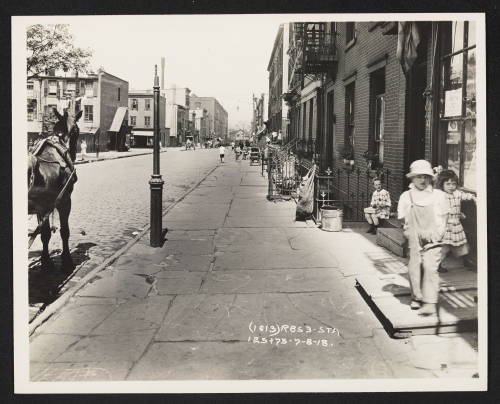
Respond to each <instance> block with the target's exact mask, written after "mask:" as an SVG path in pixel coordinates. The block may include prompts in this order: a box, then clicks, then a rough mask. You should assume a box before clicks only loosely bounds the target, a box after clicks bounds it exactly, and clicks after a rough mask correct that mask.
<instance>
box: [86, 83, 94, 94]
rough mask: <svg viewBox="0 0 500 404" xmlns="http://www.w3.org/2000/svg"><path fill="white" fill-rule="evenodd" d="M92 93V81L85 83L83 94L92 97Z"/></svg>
mask: <svg viewBox="0 0 500 404" xmlns="http://www.w3.org/2000/svg"><path fill="white" fill-rule="evenodd" d="M93 95H94V86H93V84H92V83H85V96H86V97H92V96H93Z"/></svg>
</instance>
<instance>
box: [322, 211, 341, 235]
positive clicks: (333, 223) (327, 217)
mask: <svg viewBox="0 0 500 404" xmlns="http://www.w3.org/2000/svg"><path fill="white" fill-rule="evenodd" d="M342 218H343V212H342V209H340V208H339V207H337V206H335V205H324V206H322V207H321V229H322V230H325V231H342Z"/></svg>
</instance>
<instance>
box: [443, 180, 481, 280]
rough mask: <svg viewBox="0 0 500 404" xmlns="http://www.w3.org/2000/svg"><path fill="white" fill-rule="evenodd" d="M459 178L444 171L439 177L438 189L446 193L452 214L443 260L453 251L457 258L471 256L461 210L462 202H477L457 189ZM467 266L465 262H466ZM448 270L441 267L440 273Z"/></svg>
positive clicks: (449, 218) (472, 196)
mask: <svg viewBox="0 0 500 404" xmlns="http://www.w3.org/2000/svg"><path fill="white" fill-rule="evenodd" d="M457 185H458V177H457V174H455V172H454V171H453V170H443V171H441V172H440V173H439V175H438V177H437V187H438V188H439V189H441V190H443V191H444V192H445V195H446V199H447V201H448V204H449V206H450V213H449V215H448V221H447V223H446V232H445V233H444V238H443V249H442V259H443V260H444V258H445V257H446V255H447V254H448V253H449V252H450V251H451V253H452V254H453V255H454V256H455V257H465V256H466V255H467V254H469V244H468V243H467V237H466V236H465V232H464V228H463V226H462V222H461V219H464V218H465V216H464V214H463V213H462V210H461V202H462V201H474V202H475V201H476V197H475V195H474V194H470V193H468V192H464V191H461V190H458V189H457ZM464 264H465V262H464ZM447 271H448V270H447V269H445V268H443V267H441V266H440V267H439V272H447Z"/></svg>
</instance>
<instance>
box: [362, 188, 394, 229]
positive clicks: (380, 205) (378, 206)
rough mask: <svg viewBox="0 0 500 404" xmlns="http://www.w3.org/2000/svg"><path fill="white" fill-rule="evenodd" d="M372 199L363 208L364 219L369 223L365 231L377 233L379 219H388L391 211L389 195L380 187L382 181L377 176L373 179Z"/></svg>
mask: <svg viewBox="0 0 500 404" xmlns="http://www.w3.org/2000/svg"><path fill="white" fill-rule="evenodd" d="M373 188H375V191H373V194H372V200H371V202H370V206H369V207H368V208H365V210H364V212H365V219H366V221H367V222H368V223H369V224H370V228H369V229H368V230H367V231H366V232H367V233H372V234H377V228H378V226H379V224H380V219H382V220H385V219H389V215H390V213H391V195H390V194H389V191H386V190H385V189H382V181H381V180H380V179H379V178H374V179H373Z"/></svg>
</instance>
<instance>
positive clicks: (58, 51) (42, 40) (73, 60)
mask: <svg viewBox="0 0 500 404" xmlns="http://www.w3.org/2000/svg"><path fill="white" fill-rule="evenodd" d="M26 46H27V50H28V57H27V66H26V70H27V74H28V78H33V77H37V76H38V75H40V74H44V73H45V72H46V71H48V70H52V69H55V70H64V71H68V70H72V71H78V72H86V71H87V70H88V67H89V58H90V56H91V55H92V51H91V50H90V49H83V48H78V47H75V46H74V44H73V37H72V35H71V34H70V33H69V30H68V25H67V24H55V25H41V24H36V25H31V26H29V27H28V30H27V43H26Z"/></svg>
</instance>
